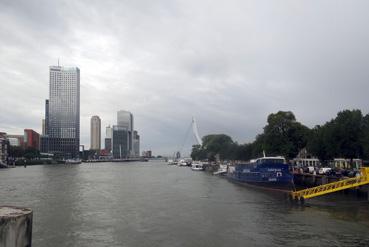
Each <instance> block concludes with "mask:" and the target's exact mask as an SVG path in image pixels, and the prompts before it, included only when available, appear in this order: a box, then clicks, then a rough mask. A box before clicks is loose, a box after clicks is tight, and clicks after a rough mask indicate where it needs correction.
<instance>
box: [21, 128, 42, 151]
mask: <svg viewBox="0 0 369 247" xmlns="http://www.w3.org/2000/svg"><path fill="white" fill-rule="evenodd" d="M24 147H25V148H34V149H37V150H40V134H39V133H37V132H36V131H34V130H32V129H25V130H24Z"/></svg>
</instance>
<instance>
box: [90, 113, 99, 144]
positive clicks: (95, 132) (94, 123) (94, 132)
mask: <svg viewBox="0 0 369 247" xmlns="http://www.w3.org/2000/svg"><path fill="white" fill-rule="evenodd" d="M90 149H92V150H100V149H101V119H100V117H99V116H92V117H91V145H90Z"/></svg>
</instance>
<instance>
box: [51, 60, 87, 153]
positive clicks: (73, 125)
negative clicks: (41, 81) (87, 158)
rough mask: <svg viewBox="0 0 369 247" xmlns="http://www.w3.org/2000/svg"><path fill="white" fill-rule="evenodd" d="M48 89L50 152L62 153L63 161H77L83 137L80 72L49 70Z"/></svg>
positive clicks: (74, 70) (54, 67) (77, 69)
mask: <svg viewBox="0 0 369 247" xmlns="http://www.w3.org/2000/svg"><path fill="white" fill-rule="evenodd" d="M49 86H50V88H49V89H50V92H49V101H46V104H45V108H46V109H45V110H46V114H45V115H46V126H47V127H46V129H47V130H46V134H47V135H48V146H49V147H48V149H49V150H48V151H49V152H52V153H60V154H61V155H63V156H64V157H73V158H74V157H78V154H79V134H80V70H79V68H77V67H63V66H50V83H49ZM47 108H48V109H47ZM47 114H48V116H47Z"/></svg>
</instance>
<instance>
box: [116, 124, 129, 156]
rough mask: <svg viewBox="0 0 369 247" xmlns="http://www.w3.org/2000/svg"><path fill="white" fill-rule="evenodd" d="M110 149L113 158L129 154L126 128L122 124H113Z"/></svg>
mask: <svg viewBox="0 0 369 247" xmlns="http://www.w3.org/2000/svg"><path fill="white" fill-rule="evenodd" d="M112 151H113V157H114V158H115V159H123V158H127V157H128V156H129V152H128V130H127V128H125V127H123V126H117V125H114V126H113V136H112Z"/></svg>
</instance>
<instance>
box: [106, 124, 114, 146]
mask: <svg viewBox="0 0 369 247" xmlns="http://www.w3.org/2000/svg"><path fill="white" fill-rule="evenodd" d="M112 138H113V128H112V127H110V125H109V126H108V127H106V135H105V150H106V151H108V152H110V151H111V150H112V146H113V144H112Z"/></svg>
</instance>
